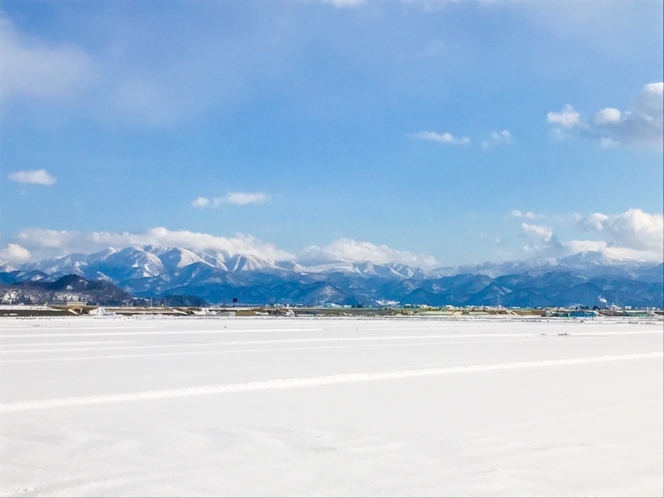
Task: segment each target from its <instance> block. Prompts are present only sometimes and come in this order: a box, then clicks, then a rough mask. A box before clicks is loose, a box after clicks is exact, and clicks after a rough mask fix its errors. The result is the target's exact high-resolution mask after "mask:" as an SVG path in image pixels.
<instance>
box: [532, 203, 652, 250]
mask: <svg viewBox="0 0 664 498" xmlns="http://www.w3.org/2000/svg"><path fill="white" fill-rule="evenodd" d="M577 226H578V228H580V229H581V230H582V231H584V232H589V233H596V234H598V235H601V236H603V238H604V239H603V240H571V241H560V240H559V239H558V237H557V236H556V235H555V234H554V232H553V228H552V227H550V226H546V225H531V224H528V223H522V224H521V233H522V234H523V235H524V236H525V237H526V238H528V239H529V241H530V242H529V244H528V245H526V246H524V250H525V251H526V252H527V253H531V254H533V253H534V254H535V255H541V256H549V257H561V256H570V255H573V254H578V253H580V252H586V251H597V252H601V253H602V254H604V255H606V256H607V257H610V258H615V259H632V260H639V261H657V262H661V261H662V260H664V215H661V214H650V213H646V212H644V211H642V210H640V209H628V210H627V211H625V212H624V213H619V214H613V215H608V214H603V213H593V214H591V215H589V216H586V217H580V218H579V219H578V221H577Z"/></svg>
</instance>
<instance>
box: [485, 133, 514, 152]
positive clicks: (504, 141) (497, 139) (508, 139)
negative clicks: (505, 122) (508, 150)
mask: <svg viewBox="0 0 664 498" xmlns="http://www.w3.org/2000/svg"><path fill="white" fill-rule="evenodd" d="M511 143H512V134H511V133H510V132H509V131H507V130H503V131H492V132H491V133H490V134H489V139H488V140H484V141H482V147H483V148H485V149H488V148H489V147H493V146H496V145H508V144H511Z"/></svg>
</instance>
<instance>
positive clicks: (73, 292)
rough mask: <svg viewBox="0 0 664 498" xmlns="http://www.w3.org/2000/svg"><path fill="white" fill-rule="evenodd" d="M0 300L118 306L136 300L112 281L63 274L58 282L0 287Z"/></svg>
mask: <svg viewBox="0 0 664 498" xmlns="http://www.w3.org/2000/svg"><path fill="white" fill-rule="evenodd" d="M0 278H1V281H2V282H6V281H7V280H9V279H8V278H7V276H6V275H3V274H0ZM0 301H1V302H2V303H3V304H18V303H23V304H42V303H45V302H49V303H53V302H82V303H90V304H99V305H106V306H114V305H116V306H117V305H122V304H128V303H131V302H132V301H133V298H132V296H131V295H130V294H129V293H127V292H126V291H123V290H122V289H120V288H118V287H117V286H116V285H114V284H112V283H111V282H108V281H104V280H92V281H90V280H86V279H85V278H83V277H81V276H79V275H64V276H62V277H60V278H58V279H57V280H55V281H49V280H48V279H39V280H36V281H34V280H27V281H14V282H12V283H3V284H0Z"/></svg>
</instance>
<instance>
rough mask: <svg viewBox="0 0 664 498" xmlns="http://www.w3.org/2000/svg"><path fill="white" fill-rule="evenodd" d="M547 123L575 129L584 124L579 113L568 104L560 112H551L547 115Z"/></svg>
mask: <svg viewBox="0 0 664 498" xmlns="http://www.w3.org/2000/svg"><path fill="white" fill-rule="evenodd" d="M546 122H547V123H550V124H556V125H560V126H562V127H564V128H574V127H576V126H581V125H582V124H583V123H582V121H581V115H580V114H579V112H578V111H577V110H576V109H574V107H572V106H571V105H569V104H566V105H565V107H563V108H562V110H561V111H560V112H549V113H548V114H547V115H546Z"/></svg>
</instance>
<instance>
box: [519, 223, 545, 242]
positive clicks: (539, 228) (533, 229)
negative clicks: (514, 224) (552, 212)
mask: <svg viewBox="0 0 664 498" xmlns="http://www.w3.org/2000/svg"><path fill="white" fill-rule="evenodd" d="M521 231H522V232H523V233H524V234H525V235H528V236H530V237H534V238H537V239H542V240H543V241H544V242H550V241H551V240H552V237H553V229H552V228H551V227H548V226H545V225H530V224H528V223H521Z"/></svg>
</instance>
